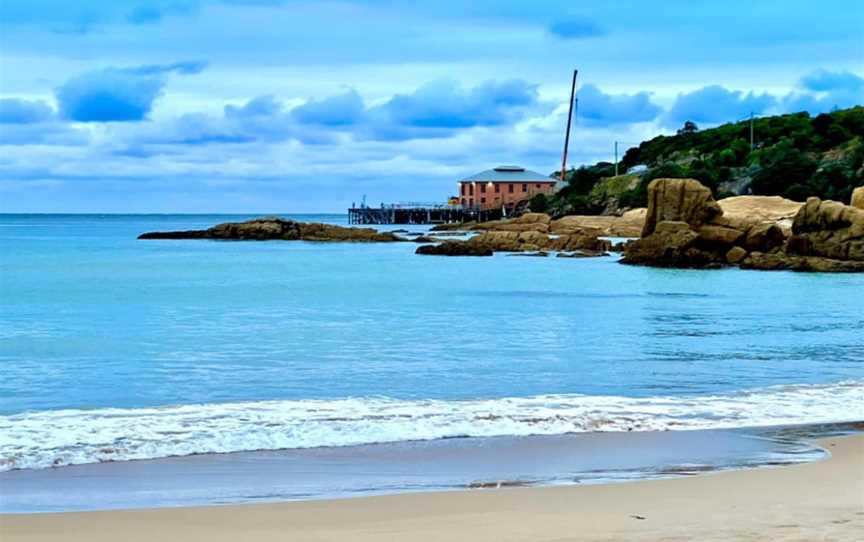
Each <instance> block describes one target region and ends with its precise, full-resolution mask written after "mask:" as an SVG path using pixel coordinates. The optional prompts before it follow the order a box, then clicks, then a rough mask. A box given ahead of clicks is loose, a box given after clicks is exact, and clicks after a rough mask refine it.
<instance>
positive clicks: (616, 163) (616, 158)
mask: <svg viewBox="0 0 864 542" xmlns="http://www.w3.org/2000/svg"><path fill="white" fill-rule="evenodd" d="M615 176H616V177H617V176H618V142H617V141H616V142H615Z"/></svg>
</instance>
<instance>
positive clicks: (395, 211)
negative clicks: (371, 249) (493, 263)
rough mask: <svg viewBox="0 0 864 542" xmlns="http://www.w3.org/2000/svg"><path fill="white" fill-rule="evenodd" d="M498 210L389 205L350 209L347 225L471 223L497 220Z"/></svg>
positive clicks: (444, 206)
mask: <svg viewBox="0 0 864 542" xmlns="http://www.w3.org/2000/svg"><path fill="white" fill-rule="evenodd" d="M499 218H501V210H500V209H495V210H493V209H480V208H479V207H467V206H462V205H440V204H423V203H391V204H382V205H381V206H380V207H369V206H366V205H361V206H360V207H351V208H350V209H348V223H349V224H368V225H376V224H453V223H459V222H469V221H472V220H481V221H483V220H497V219H499Z"/></svg>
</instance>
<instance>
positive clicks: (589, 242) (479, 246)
mask: <svg viewBox="0 0 864 542" xmlns="http://www.w3.org/2000/svg"><path fill="white" fill-rule="evenodd" d="M434 247H435V248H429V246H422V247H419V248H418V249H417V254H436V255H442V256H475V255H487V254H488V253H492V252H514V253H521V252H548V251H566V252H572V251H577V250H586V251H594V252H601V253H602V252H605V251H607V250H611V248H612V243H611V242H609V241H608V240H605V239H599V238H598V237H596V236H593V235H586V234H582V233H574V234H571V235H560V236H558V237H551V236H549V235H546V234H545V233H540V232H537V231H522V232H520V231H486V232H483V233H480V234H478V235H476V236H474V237H472V238H471V239H468V240H467V241H445V242H444V243H441V244H440V245H434Z"/></svg>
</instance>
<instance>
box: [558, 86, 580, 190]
mask: <svg viewBox="0 0 864 542" xmlns="http://www.w3.org/2000/svg"><path fill="white" fill-rule="evenodd" d="M578 73H579V70H573V82H572V83H571V84H570V110H569V112H568V113H567V132H566V133H565V134H564V155H563V156H562V157H561V180H562V181H564V180H565V176H566V175H567V149H568V147H569V146H570V123H571V122H572V121H573V102H574V101H575V98H576V74H578Z"/></svg>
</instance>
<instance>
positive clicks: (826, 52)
mask: <svg viewBox="0 0 864 542" xmlns="http://www.w3.org/2000/svg"><path fill="white" fill-rule="evenodd" d="M0 22H2V35H0V40H2V43H0V46H2V47H0V54H2V62H0V211H5V212H255V213H257V212H327V211H343V210H344V209H345V208H346V207H347V206H348V205H350V204H351V202H352V201H359V200H360V198H361V197H362V196H363V195H364V194H365V195H366V196H367V199H368V201H369V202H370V203H374V204H377V203H379V202H382V201H386V202H391V201H440V200H442V199H444V198H446V196H448V195H450V194H451V193H453V192H454V191H455V182H456V180H457V179H459V178H460V177H464V176H468V175H470V174H472V173H474V172H476V171H479V170H482V169H486V168H488V167H491V166H495V165H498V164H502V163H517V164H521V165H524V166H527V167H529V168H531V169H536V170H538V171H542V172H551V171H553V170H554V169H555V167H556V164H557V163H558V162H559V161H560V153H561V146H562V138H563V131H564V125H565V122H566V109H567V98H568V92H569V88H568V87H569V82H570V77H571V73H572V69H573V68H574V67H578V68H579V74H580V75H579V77H580V91H579V106H578V118H577V123H576V127H575V133H574V139H573V141H572V144H571V149H572V156H571V161H572V162H574V163H576V164H580V163H590V162H594V161H596V160H599V159H610V160H611V158H612V149H613V142H614V141H616V140H617V141H620V142H622V148H625V147H626V146H627V145H628V144H634V143H638V142H639V141H641V140H643V139H647V138H649V137H652V136H654V135H656V134H659V133H669V132H672V131H674V130H675V129H676V128H677V127H679V126H680V125H681V124H682V123H683V122H684V121H685V120H693V121H695V122H697V123H698V124H699V125H700V126H702V127H705V126H710V125H716V124H719V123H722V122H726V121H734V120H738V119H741V118H743V117H745V116H747V115H749V114H750V112H751V111H753V112H754V113H755V114H757V115H760V114H773V113H778V112H787V111H800V110H808V111H810V112H812V113H817V112H821V111H828V110H831V109H832V108H835V107H847V106H850V105H854V104H860V103H862V102H864V99H862V96H864V78H862V77H864V30H862V29H864V3H861V2H860V1H857V0H848V1H841V0H821V1H819V2H814V1H812V0H782V1H774V0H748V1H738V0H726V1H722V2H721V1H710V2H709V1H705V2H693V1H683V0H663V1H662V2H661V1H656V2H648V1H614V0H613V1H609V2H583V1H576V0H570V1H566V2H556V1H544V0H534V1H531V2H527V1H520V2H517V1H511V0H479V1H465V0H460V1H455V2H454V1H450V0H437V1H434V2H424V1H418V2H404V1H396V0H377V1H376V0H365V1H363V0H345V1H324V0H322V1H315V2H294V1H290V0H78V1H75V2H70V1H68V0H2V1H0Z"/></svg>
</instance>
